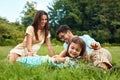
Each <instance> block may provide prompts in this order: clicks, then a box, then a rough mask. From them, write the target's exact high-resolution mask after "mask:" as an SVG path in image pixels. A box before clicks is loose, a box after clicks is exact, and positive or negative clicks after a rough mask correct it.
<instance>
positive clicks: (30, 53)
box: [25, 52, 34, 56]
mask: <svg viewBox="0 0 120 80" xmlns="http://www.w3.org/2000/svg"><path fill="white" fill-rule="evenodd" d="M33 54H34V52H27V53H26V54H25V55H26V56H33Z"/></svg>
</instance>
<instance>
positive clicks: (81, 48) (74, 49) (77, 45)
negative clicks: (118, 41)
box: [53, 37, 86, 62]
mask: <svg viewBox="0 0 120 80" xmlns="http://www.w3.org/2000/svg"><path fill="white" fill-rule="evenodd" d="M85 46H86V45H85V42H84V41H83V40H82V39H81V38H79V37H74V38H72V39H71V40H70V41H69V43H68V48H67V52H66V53H65V54H64V56H53V59H54V61H56V62H65V61H66V60H67V59H71V60H75V61H78V60H79V59H80V58H82V59H86V47H85Z"/></svg>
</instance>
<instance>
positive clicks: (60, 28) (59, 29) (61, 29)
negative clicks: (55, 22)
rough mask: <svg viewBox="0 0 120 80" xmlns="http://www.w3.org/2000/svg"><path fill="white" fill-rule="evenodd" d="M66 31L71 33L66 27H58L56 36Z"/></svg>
mask: <svg viewBox="0 0 120 80" xmlns="http://www.w3.org/2000/svg"><path fill="white" fill-rule="evenodd" d="M67 30H70V31H71V28H70V27H69V26H68V25H60V26H59V28H58V29H57V31H56V34H57V35H59V33H61V32H62V33H67Z"/></svg>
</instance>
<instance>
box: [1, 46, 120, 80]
mask: <svg viewBox="0 0 120 80" xmlns="http://www.w3.org/2000/svg"><path fill="white" fill-rule="evenodd" d="M11 48H13V46H4V47H3V46H2V47H1V46H0V80H120V78H119V75H120V59H119V58H120V54H119V53H120V46H109V47H105V46H104V48H106V49H108V50H109V51H110V52H111V54H112V58H113V60H112V65H113V70H112V71H106V70H103V69H99V68H96V67H94V66H92V65H91V64H89V63H83V62H80V64H78V66H76V67H74V68H70V67H66V68H58V67H55V66H53V65H48V64H46V63H45V64H42V65H40V66H36V67H26V66H24V65H22V64H20V63H14V64H11V63H9V62H8V60H7V55H8V53H9V51H10V49H11ZM46 49H47V47H46V46H45V45H43V46H42V47H41V49H40V50H39V52H38V54H39V55H48V51H47V50H46ZM54 50H55V52H56V53H57V54H58V53H59V52H60V51H61V50H63V47H62V46H54Z"/></svg>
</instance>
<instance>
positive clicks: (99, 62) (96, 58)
mask: <svg viewBox="0 0 120 80" xmlns="http://www.w3.org/2000/svg"><path fill="white" fill-rule="evenodd" d="M57 35H58V37H59V38H60V39H61V40H62V41H63V42H64V44H63V47H64V50H63V51H62V52H61V53H60V54H59V56H61V57H64V56H65V55H66V54H65V53H66V51H67V47H68V42H69V40H71V39H72V38H73V37H75V36H77V35H73V33H72V31H71V29H70V27H69V26H68V25H61V26H60V27H59V28H58V30H57ZM79 37H80V38H81V39H83V41H84V42H85V44H86V53H87V55H89V57H90V61H91V62H92V63H93V64H94V66H97V67H101V68H103V69H111V68H112V65H111V63H110V62H111V60H112V56H111V54H110V52H109V51H108V50H106V49H104V48H101V46H100V43H99V42H96V41H95V39H93V38H91V37H90V36H89V35H82V36H79ZM85 56H86V55H85Z"/></svg>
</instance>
